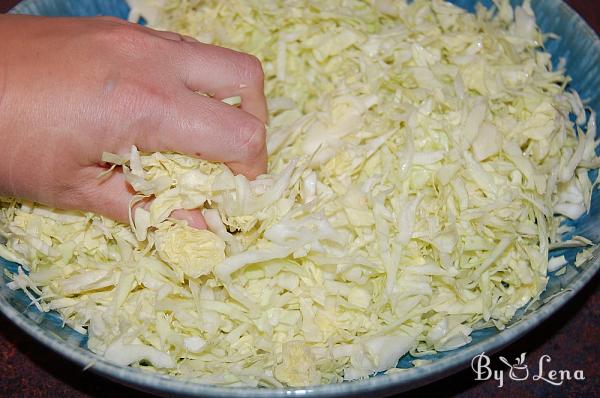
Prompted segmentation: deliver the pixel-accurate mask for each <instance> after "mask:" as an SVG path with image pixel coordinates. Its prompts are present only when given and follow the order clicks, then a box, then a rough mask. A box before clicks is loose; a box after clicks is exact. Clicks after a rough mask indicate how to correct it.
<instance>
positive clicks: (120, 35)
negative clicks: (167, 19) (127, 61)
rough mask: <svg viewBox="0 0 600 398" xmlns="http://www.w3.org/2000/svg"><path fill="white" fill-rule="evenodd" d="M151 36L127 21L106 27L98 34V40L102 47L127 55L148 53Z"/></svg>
mask: <svg viewBox="0 0 600 398" xmlns="http://www.w3.org/2000/svg"><path fill="white" fill-rule="evenodd" d="M150 38H151V37H149V35H147V34H146V33H145V32H144V31H142V30H140V29H138V27H137V26H136V25H133V24H130V23H127V22H126V23H118V24H114V25H110V26H107V27H104V28H103V29H99V30H98V31H97V34H96V40H97V41H98V42H99V43H100V46H101V47H102V48H105V49H107V50H108V51H110V52H116V53H120V54H122V55H124V56H126V57H131V56H132V55H136V54H137V55H139V54H145V53H147V51H148V48H149V46H150V44H151V43H150Z"/></svg>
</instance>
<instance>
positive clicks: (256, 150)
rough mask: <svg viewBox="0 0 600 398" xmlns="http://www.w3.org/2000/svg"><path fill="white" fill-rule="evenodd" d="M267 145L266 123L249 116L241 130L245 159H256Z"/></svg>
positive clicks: (242, 149)
mask: <svg viewBox="0 0 600 398" xmlns="http://www.w3.org/2000/svg"><path fill="white" fill-rule="evenodd" d="M265 145H266V129H265V125H264V124H263V123H262V122H261V121H260V120H258V119H256V118H248V120H247V121H246V122H245V123H243V124H242V127H241V130H240V146H239V148H240V152H241V153H242V157H243V158H245V159H254V158H256V157H257V156H258V155H259V154H260V153H262V152H263V150H264V148H265Z"/></svg>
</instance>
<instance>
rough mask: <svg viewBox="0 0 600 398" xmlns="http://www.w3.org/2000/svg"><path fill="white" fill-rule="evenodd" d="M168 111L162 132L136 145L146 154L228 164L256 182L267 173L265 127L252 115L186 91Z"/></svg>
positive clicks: (156, 131)
mask: <svg viewBox="0 0 600 398" xmlns="http://www.w3.org/2000/svg"><path fill="white" fill-rule="evenodd" d="M175 97H176V99H175V100H174V101H175V102H174V103H173V104H172V105H171V106H170V109H169V110H167V111H166V112H165V116H164V117H163V119H162V121H161V125H160V129H156V128H154V129H151V130H149V131H148V133H147V134H144V135H141V136H140V137H138V139H137V142H136V143H135V144H136V145H137V146H138V148H139V149H140V150H142V151H144V152H156V151H173V152H179V153H185V154H189V155H192V156H196V157H199V158H202V159H206V160H209V161H216V162H223V163H226V164H227V165H228V166H229V167H230V168H231V169H232V171H233V172H234V173H236V174H243V175H245V176H246V177H248V178H251V179H254V178H256V177H257V176H258V175H260V174H263V173H265V172H266V170H267V151H266V144H265V140H266V132H265V126H264V124H263V123H262V121H260V120H259V119H257V118H256V117H254V116H252V115H251V114H249V113H247V112H245V111H243V110H241V109H238V108H235V107H232V106H230V105H227V104H225V103H223V102H221V101H218V100H215V99H212V98H209V97H206V96H201V95H198V94H195V93H193V92H191V91H189V90H185V89H182V90H181V92H179V93H178V95H176V96H175Z"/></svg>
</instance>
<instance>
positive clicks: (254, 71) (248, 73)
mask: <svg viewBox="0 0 600 398" xmlns="http://www.w3.org/2000/svg"><path fill="white" fill-rule="evenodd" d="M243 56H244V59H243V61H242V68H243V74H244V77H245V78H246V79H247V80H249V81H250V82H257V83H259V84H262V82H263V81H264V78H265V73H264V71H263V67H262V63H261V62H260V60H259V59H258V58H257V57H255V56H254V55H251V54H244V55H243Z"/></svg>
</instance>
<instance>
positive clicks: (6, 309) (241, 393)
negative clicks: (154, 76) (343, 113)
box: [0, 0, 600, 398]
mask: <svg viewBox="0 0 600 398" xmlns="http://www.w3.org/2000/svg"><path fill="white" fill-rule="evenodd" d="M30 1H32V0H29V1H24V2H22V3H20V4H17V5H16V6H15V7H13V8H12V9H11V10H10V11H9V13H13V14H16V13H23V11H22V10H21V9H22V8H24V4H27V3H29V2H30ZM557 2H558V3H559V4H558V5H559V7H560V8H561V9H562V10H561V11H562V12H564V13H565V14H567V15H570V16H573V17H575V19H576V23H577V25H579V26H578V28H579V29H580V30H581V32H582V33H583V34H585V35H587V36H589V38H590V39H591V40H592V46H593V47H594V48H595V49H596V52H598V53H600V37H599V36H598V34H597V33H596V32H595V31H594V30H593V29H592V28H591V27H590V26H589V24H588V23H587V22H586V21H585V20H584V19H583V18H582V17H581V15H579V14H578V13H577V12H576V11H575V10H574V9H573V8H572V7H571V6H570V5H568V4H567V3H565V2H564V1H563V0H557ZM599 269H600V248H598V249H596V250H595V256H594V258H593V259H592V260H590V261H589V262H588V263H587V264H586V265H585V268H582V269H581V270H579V272H578V276H577V278H574V279H573V280H572V281H571V282H570V283H569V285H568V286H567V287H566V288H564V289H563V290H562V291H561V294H560V295H557V296H555V297H553V298H552V299H550V300H549V301H547V302H546V303H544V305H543V306H541V307H539V308H538V309H536V310H535V312H534V313H532V315H531V316H527V317H525V318H523V319H519V320H517V321H516V322H515V323H514V324H512V325H510V326H509V327H507V328H506V329H504V330H501V331H499V332H498V333H497V334H496V335H494V336H493V337H489V338H486V339H484V340H482V341H480V342H477V343H475V344H469V345H467V346H463V347H461V348H459V349H457V350H456V352H455V354H453V355H452V356H449V357H445V358H441V359H438V360H435V361H433V362H432V363H430V364H426V365H423V366H420V367H413V368H408V369H403V370H401V371H399V372H395V373H392V374H387V375H380V376H376V377H369V378H367V379H363V380H355V381H351V382H344V383H339V384H325V385H318V386H309V387H304V388H258V387H221V386H215V385H210V384H200V383H196V382H192V381H188V380H185V379H181V378H175V377H171V376H165V375H161V374H156V373H151V372H149V371H144V370H142V369H138V368H133V367H122V366H118V365H115V364H113V363H110V362H108V361H107V360H105V359H104V358H102V357H100V356H99V355H97V354H95V353H93V352H92V351H89V350H87V349H84V348H82V347H76V348H74V347H71V346H69V345H67V344H66V343H65V342H64V341H63V340H62V339H60V338H59V337H58V336H55V335H54V334H48V333H46V332H45V331H44V329H42V328H41V327H40V326H38V325H37V324H36V323H35V322H33V321H32V320H31V319H29V318H28V317H27V316H26V315H24V314H23V313H21V312H19V311H18V310H17V309H15V308H14V307H13V306H12V305H11V304H10V303H9V302H8V301H7V300H6V298H5V297H4V296H2V295H0V313H2V314H3V315H4V316H6V318H8V319H9V320H10V321H11V322H13V323H14V324H15V325H16V326H17V327H19V328H20V329H21V330H23V331H24V332H25V333H26V334H27V335H29V336H30V337H32V338H33V339H34V340H37V341H38V342H40V343H41V344H43V345H44V346H46V347H48V348H49V349H51V350H52V351H54V352H55V353H57V354H59V355H61V356H63V357H65V358H67V359H69V360H70V361H72V362H74V363H75V364H77V365H79V366H81V367H82V368H83V370H88V369H89V370H91V371H92V372H94V373H96V374H98V375H100V376H103V377H105V378H107V379H110V380H112V381H115V382H118V383H121V384H124V385H126V386H129V387H132V388H136V389H139V390H143V391H150V392H153V393H156V394H169V395H171V394H177V395H178V396H202V397H212V398H223V397H235V398H247V397H250V396H252V397H264V398H267V397H269V398H273V397H300V396H302V397H304V396H319V397H338V396H341V395H343V396H363V395H364V394H367V393H375V392H376V393H379V394H386V393H387V394H388V395H389V394H391V393H398V392H402V391H407V390H410V389H413V388H417V387H420V386H423V385H425V384H428V383H431V382H434V381H436V380H439V379H442V378H444V377H447V376H450V375H452V374H454V373H456V372H458V371H459V370H462V369H465V366H466V365H467V364H468V363H470V362H471V360H472V359H473V358H474V357H475V356H476V355H478V354H481V353H482V352H484V348H485V352H486V353H488V354H492V353H494V352H497V351H499V350H500V349H502V348H503V347H505V346H507V345H509V344H511V343H513V342H514V341H516V340H518V339H519V338H520V337H522V336H523V335H525V334H526V333H528V332H530V331H531V330H533V329H534V328H535V327H536V326H538V325H540V324H541V323H543V322H545V321H546V320H547V319H548V318H550V317H551V316H552V315H553V314H555V313H556V312H557V311H558V310H559V309H560V308H561V307H563V306H564V305H565V304H566V303H567V302H569V301H570V300H571V299H572V298H573V297H575V296H576V295H577V294H578V293H579V292H580V291H581V290H582V289H583V287H584V286H585V285H587V284H588V283H589V282H590V281H591V280H592V278H593V277H594V276H595V274H596V273H597V272H598V270H599Z"/></svg>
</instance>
